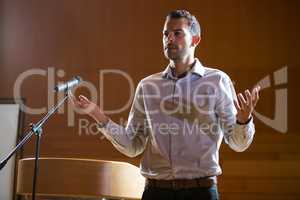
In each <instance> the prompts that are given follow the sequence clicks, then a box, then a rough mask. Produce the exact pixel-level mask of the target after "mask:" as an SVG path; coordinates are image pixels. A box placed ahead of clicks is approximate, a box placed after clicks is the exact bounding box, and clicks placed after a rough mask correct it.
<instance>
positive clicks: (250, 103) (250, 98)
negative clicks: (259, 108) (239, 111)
mask: <svg viewBox="0 0 300 200" xmlns="http://www.w3.org/2000/svg"><path fill="white" fill-rule="evenodd" d="M245 96H246V99H247V105H248V106H252V96H251V93H250V91H249V90H246V91H245Z"/></svg>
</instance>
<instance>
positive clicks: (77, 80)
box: [54, 76, 82, 92]
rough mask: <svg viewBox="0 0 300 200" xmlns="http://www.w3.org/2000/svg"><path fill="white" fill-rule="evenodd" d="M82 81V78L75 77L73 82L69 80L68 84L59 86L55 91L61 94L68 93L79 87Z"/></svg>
mask: <svg viewBox="0 0 300 200" xmlns="http://www.w3.org/2000/svg"><path fill="white" fill-rule="evenodd" d="M81 81H82V79H81V77H80V76H74V77H73V78H72V79H71V80H69V81H68V82H66V83H62V84H58V85H56V86H55V88H54V91H55V92H60V91H68V90H70V89H72V88H73V87H75V86H76V85H79V83H80V82H81Z"/></svg>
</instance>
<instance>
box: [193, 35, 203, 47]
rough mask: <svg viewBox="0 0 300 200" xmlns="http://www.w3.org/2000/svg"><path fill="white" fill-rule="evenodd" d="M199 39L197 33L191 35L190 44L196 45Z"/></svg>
mask: <svg viewBox="0 0 300 200" xmlns="http://www.w3.org/2000/svg"><path fill="white" fill-rule="evenodd" d="M200 41H201V37H200V36H199V35H194V36H192V46H194V47H196V46H197V45H198V44H199V43H200Z"/></svg>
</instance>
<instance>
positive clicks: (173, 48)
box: [165, 46, 178, 50]
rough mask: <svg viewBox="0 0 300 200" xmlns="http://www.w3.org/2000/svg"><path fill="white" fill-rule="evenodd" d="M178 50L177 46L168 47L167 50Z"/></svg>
mask: <svg viewBox="0 0 300 200" xmlns="http://www.w3.org/2000/svg"><path fill="white" fill-rule="evenodd" d="M177 49H178V48H177V47H176V46H166V47H165V50H177Z"/></svg>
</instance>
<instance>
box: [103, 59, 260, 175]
mask: <svg viewBox="0 0 300 200" xmlns="http://www.w3.org/2000/svg"><path fill="white" fill-rule="evenodd" d="M234 99H236V93H235V90H234V87H233V84H232V82H231V80H230V78H229V76H228V75H227V74H225V73H224V72H222V71H220V70H217V69H212V68H207V67H204V66H203V65H202V64H201V63H200V61H199V60H198V59H196V62H195V64H194V66H193V67H192V69H191V70H190V71H189V72H188V73H187V75H186V76H185V77H183V78H179V79H178V78H176V77H174V76H173V73H172V66H171V65H170V64H169V65H168V66H167V68H166V69H165V70H164V71H163V72H160V73H157V74H153V75H151V76H148V77H146V78H144V79H142V80H141V81H140V83H139V84H138V86H137V89H136V93H135V97H134V102H133V104H132V107H131V111H130V114H129V118H128V123H127V125H126V128H124V127H123V126H120V125H118V124H117V123H115V122H113V121H111V120H110V121H109V122H108V123H107V124H106V126H105V127H104V128H100V130H101V132H102V133H103V134H104V135H105V136H106V138H107V139H108V140H110V141H111V142H112V144H113V145H114V146H115V147H116V148H117V149H118V150H119V151H120V152H122V153H123V154H125V155H127V156H130V157H134V156H137V155H139V154H141V153H143V157H142V160H141V164H140V169H141V174H142V175H143V176H145V177H147V178H152V179H164V180H172V179H193V178H200V177H206V176H215V175H219V174H221V172H222V171H221V168H220V165H219V148H220V145H221V142H222V139H223V136H224V139H225V142H226V143H227V144H228V145H229V146H230V147H231V148H232V149H233V150H235V151H237V152H241V151H244V150H245V149H247V148H248V146H249V145H250V144H251V142H252V140H253V136H254V132H255V128H254V124H253V120H252V119H251V120H250V121H249V122H248V123H247V124H246V125H239V124H237V123H236V112H237V111H236V109H235V106H234V103H233V100H234Z"/></svg>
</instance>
